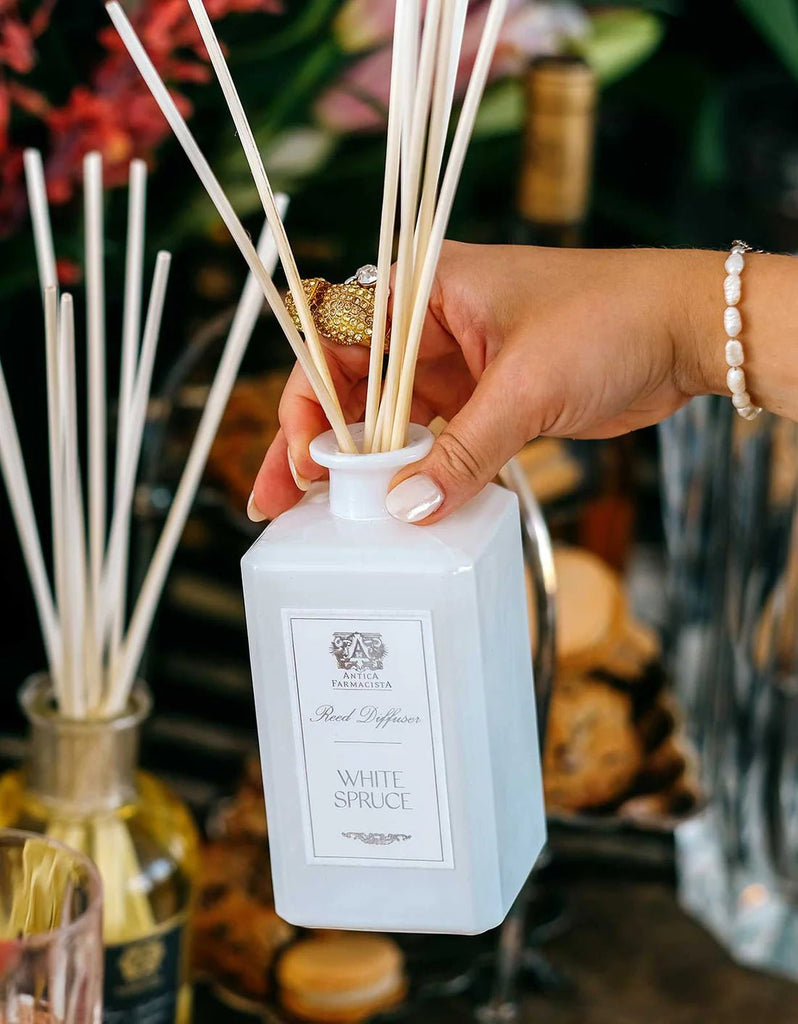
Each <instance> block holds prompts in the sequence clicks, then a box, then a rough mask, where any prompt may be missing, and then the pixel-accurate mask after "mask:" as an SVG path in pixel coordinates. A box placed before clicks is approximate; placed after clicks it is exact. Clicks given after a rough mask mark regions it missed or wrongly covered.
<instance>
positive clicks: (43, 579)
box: [0, 364, 62, 687]
mask: <svg viewBox="0 0 798 1024" xmlns="http://www.w3.org/2000/svg"><path fill="white" fill-rule="evenodd" d="M0 470H2V473H3V479H4V480H5V484H6V490H7V491H8V499H9V503H10V505H11V514H12V515H13V517H14V523H15V525H16V528H17V533H18V535H19V540H20V544H21V546H22V556H23V558H24V560H25V567H26V568H27V570H28V575H29V576H30V581H31V585H32V587H33V596H34V598H35V602H36V612H37V614H38V617H39V625H40V626H41V631H42V637H43V639H44V646H45V650H46V652H47V660H48V662H49V664H50V670H51V672H52V674H53V679H54V682H55V685H56V686H57V687H60V684H61V679H62V674H61V642H60V636H59V623H58V617H57V615H56V611H55V606H54V604H53V596H52V593H51V591H50V581H49V580H48V578H47V569H46V567H45V563H44V556H43V554H42V546H41V541H40V539H39V532H38V530H37V528H36V515H35V513H34V511H33V502H32V500H31V496H30V488H29V486H28V477H27V473H26V472H25V462H24V460H23V458H22V449H21V447H20V443H19V434H18V433H17V424H16V420H15V419H14V412H13V409H12V406H11V398H10V397H9V394H8V387H7V385H6V378H5V374H4V373H3V367H2V364H0Z"/></svg>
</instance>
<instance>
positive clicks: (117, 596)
mask: <svg viewBox="0 0 798 1024" xmlns="http://www.w3.org/2000/svg"><path fill="white" fill-rule="evenodd" d="M171 260H172V257H171V255H170V254H169V253H168V252H159V253H158V256H157V258H156V261H155V271H154V273H153V278H152V288H151V289H150V300H149V303H148V307H147V319H146V321H145V324H144V336H143V339H142V344H141V358H140V360H139V365H138V370H137V373H136V379H135V386H134V389H133V398H132V401H131V404H130V413H129V418H128V431H129V434H130V436H129V439H128V441H127V442H126V444H125V461H124V464H123V466H122V480H121V484H120V488H119V494H118V498H117V500H116V501H115V502H114V514H113V518H112V521H111V536H110V540H109V542H108V554H107V557H106V563H105V573H104V579H103V587H102V591H101V592H102V594H103V595H104V600H103V605H104V616H103V620H102V630H103V635H105V632H106V630H107V629H108V627H109V625H110V627H111V635H110V644H109V648H110V656H109V670H110V673H111V675H112V676H113V672H114V665H115V664H116V661H117V659H118V656H119V650H120V647H121V642H122V629H123V624H124V608H125V595H126V591H127V564H128V559H127V552H128V542H129V537H130V521H131V515H132V511H133V496H134V493H135V489H136V475H137V471H138V464H139V456H140V454H141V443H142V437H143V434H144V423H145V420H146V417H147V403H148V400H149V396H150V384H151V382H152V370H153V366H154V364H155V353H156V350H157V347H158V338H159V335H160V330H161V320H162V317H163V308H164V303H165V301H166V288H167V284H168V281H169V268H170V265H171Z"/></svg>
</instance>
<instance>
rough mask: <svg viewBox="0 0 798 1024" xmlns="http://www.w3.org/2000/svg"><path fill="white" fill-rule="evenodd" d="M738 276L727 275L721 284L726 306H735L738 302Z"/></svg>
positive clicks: (739, 289)
mask: <svg viewBox="0 0 798 1024" xmlns="http://www.w3.org/2000/svg"><path fill="white" fill-rule="evenodd" d="M740 291H741V288H740V275H739V274H729V276H728V277H727V278H726V279H725V280H724V282H723V294H724V296H725V298H726V305H727V306H736V305H737V303H738V302H739V301H740Z"/></svg>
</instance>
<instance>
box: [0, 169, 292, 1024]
mask: <svg viewBox="0 0 798 1024" xmlns="http://www.w3.org/2000/svg"><path fill="white" fill-rule="evenodd" d="M25 170H26V177H27V184H28V194H29V198H30V207H31V214H32V218H33V225H34V239H35V243H36V254H37V260H38V265H39V274H40V278H41V284H42V293H43V300H44V313H45V317H44V319H45V332H44V333H45V342H46V355H47V360H46V363H47V381H46V391H47V412H48V434H49V462H50V466H49V468H50V481H51V494H50V510H51V529H52V549H53V566H52V573H50V572H48V568H47V565H46V563H45V560H44V556H43V551H42V545H41V542H40V537H39V532H38V527H37V522H36V516H35V513H34V507H33V502H32V500H31V495H30V490H29V487H28V480H27V473H26V469H25V462H24V459H23V455H22V448H21V445H20V441H19V437H18V434H17V429H16V424H15V420H14V416H13V411H12V406H11V396H10V394H9V391H8V388H7V385H6V380H5V376H4V374H3V372H2V366H0V468H2V472H3V476H4V479H5V482H6V487H7V490H8V494H9V498H10V503H11V509H12V512H13V515H14V519H15V522H16V526H17V530H18V533H19V537H20V541H21V543H22V550H23V555H24V557H25V562H26V566H27V569H28V573H29V576H30V580H31V584H32V587H33V592H34V597H35V600H36V607H37V611H38V613H39V619H40V623H41V628H42V634H43V637H44V641H45V648H46V652H47V659H48V663H49V666H48V672H46V673H42V674H41V675H39V676H37V677H35V678H33V679H32V680H30V681H29V682H28V683H26V684H25V686H24V687H23V689H22V693H21V702H22V706H23V710H24V712H25V714H26V716H27V718H28V721H29V725H30V740H31V742H30V753H29V758H28V762H27V765H26V767H25V768H24V769H23V770H22V771H19V772H11V773H9V774H7V775H5V776H4V777H3V778H2V779H0V828H3V827H16V828H22V829H27V830H28V831H34V832H36V831H38V832H41V833H45V834H47V835H50V836H54V837H56V838H58V839H61V840H62V841H64V842H66V843H67V844H68V845H69V846H71V847H73V848H75V849H77V850H79V851H80V852H82V853H84V854H87V855H88V856H89V857H91V858H92V859H93V860H94V861H95V863H96V865H97V867H98V869H99V872H100V875H101V877H102V881H103V888H104V894H105V913H104V921H103V939H104V945H105V970H104V975H105V982H104V992H103V1015H104V1021H105V1022H106V1024H118V1022H122V1021H141V1022H144V1021H146V1022H147V1024H173V1022H175V1021H180V1022H181V1024H182V1022H187V1021H188V1020H189V1018H190V1008H191V986H190V981H189V973H188V967H189V956H188V953H189V948H188V946H189V942H188V940H189V928H188V925H189V914H190V909H191V905H192V894H193V889H194V876H195V871H196V866H197V865H196V861H197V838H198V837H197V832H196V828H195V826H194V823H193V822H192V820H191V817H190V815H189V812H188V810H187V809H186V808H185V807H184V806H183V804H182V803H181V802H180V801H179V800H178V799H176V797H174V796H173V795H172V794H171V793H170V792H169V791H168V790H167V788H166V787H165V786H164V785H163V784H162V783H161V782H159V781H158V780H157V779H155V778H154V777H153V776H151V775H148V774H147V773H144V772H140V771H139V770H138V739H139V731H140V728H141V725H142V723H143V722H144V720H145V719H146V717H147V715H148V713H149V709H150V698H149V695H148V693H147V690H146V687H145V686H144V685H143V684H142V683H140V682H137V681H136V673H137V671H138V666H139V662H140V661H141V657H142V652H143V649H144V645H145V643H146V639H147V635H148V633H149V630H150V626H151V624H152V620H153V616H154V614H155V610H156V607H157V603H158V598H159V595H160V593H161V590H162V588H163V584H164V581H165V578H166V574H167V572H168V569H169V565H170V563H171V560H172V556H173V555H174V551H175V548H176V546H177V543H178V541H179V539H180V535H181V533H182V530H183V526H184V525H185V521H186V518H187V516H188V513H189V510H190V508H191V503H192V501H193V497H194V494H195V492H196V488H197V485H198V483H199V481H200V477H201V474H202V471H203V468H204V465H205V460H206V458H207V454H208V450H209V448H210V446H211V443H212V440H213V436H214V434H215V432H216V429H217V427H218V424H219V420H220V419H221V416H222V413H223V411H224V407H225V405H226V403H227V399H228V397H229V394H230V390H231V388H232V386H233V382H234V380H235V377H236V374H237V372H238V367H239V365H240V362H241V358H242V356H243V354H244V351H245V349H246V346H247V343H248V341H249V338H250V336H251V334H252V331H253V328H254V326H255V323H256V321H257V319H258V317H259V315H260V312H261V309H262V305H263V298H262V294H261V291H260V288H259V287H258V284H257V282H256V281H255V279H254V278H253V277H252V276H250V278H249V280H248V281H247V284H246V286H245V288H244V292H243V294H242V297H241V301H240V303H239V306H238V309H237V311H236V315H235V317H234V320H233V323H232V326H231V328H230V333H229V335H228V338H227V342H226V345H225V348H224V352H223V354H222V357H221V361H220V363H219V368H218V370H217V374H216V377H215V379H214V382H213V384H212V386H211V390H210V392H209V395H208V399H207V402H206V405H205V408H204V410H203V414H202V417H201V420H200V424H199V426H198V429H197V433H196V436H195V438H194V441H193V443H192V447H191V451H190V453H189V457H188V459H187V462H186V464H185V467H184V470H183V475H182V477H181V479H180V483H179V485H178V488H177V491H176V493H175V496H174V500H173V502H172V506H171V508H170V510H169V513H168V515H167V519H166V522H165V524H164V528H163V531H162V533H161V536H160V538H159V540H158V544H157V546H156V549H155V552H154V554H153V557H152V561H151V563H150V565H149V567H148V569H147V572H146V575H145V578H144V582H143V584H142V587H141V590H140V592H139V594H138V595H137V597H136V600H135V602H134V604H133V607H132V610H131V614H130V615H129V616H128V614H127V612H126V597H127V592H128V589H129V588H128V570H127V564H128V557H127V556H128V548H129V534H130V522H131V514H132V502H133V496H134V491H135V482H136V474H137V467H138V463H139V454H140V451H141V440H142V431H143V428H144V423H145V419H146V411H147V404H148V400H149V394H150V381H151V378H152V371H153V366H154V361H155V354H156V348H157V342H158V334H159V327H160V321H161V313H162V311H163V306H164V301H165V297H166V283H167V275H168V270H169V254H168V253H159V254H158V258H157V260H156V265H155V273H154V276H153V283H152V288H151V291H150V296H149V301H148V305H147V310H146V315H145V316H144V317H143V318H142V316H141V314H142V305H143V304H142V280H143V264H144V219H145V189H146V170H145V167H144V164H143V163H142V162H141V161H134V162H133V164H132V165H131V168H130V191H129V218H128V238H127V260H126V270H125V299H124V312H123V324H122V332H121V352H122V358H121V379H120V385H119V416H118V430H117V434H116V451H115V473H114V477H113V485H112V486H111V487H110V488H109V487H108V481H107V479H106V471H107V463H108V459H107V452H106V437H107V433H108V423H107V410H106V358H105V357H106V324H105V295H104V292H105V282H104V269H103V264H104V261H103V245H104V238H103V217H102V209H103V193H102V161H101V158H100V155H99V154H98V153H90V154H88V155H87V157H86V159H85V163H84V182H85V186H84V187H85V207H86V292H87V295H86V300H87V301H86V313H87V316H86V322H87V354H86V367H87V377H88V388H87V398H88V401H87V406H88V408H87V417H86V418H87V431H86V434H87V439H88V443H87V446H86V448H87V452H86V460H85V463H86V465H87V473H86V486H85V487H84V481H83V474H82V473H81V464H82V463H83V458H82V455H83V452H82V446H81V445H80V442H79V430H78V403H77V398H76V390H77V388H76V384H77V381H76V345H75V323H74V309H73V302H72V296H71V295H67V294H63V295H61V296H60V297H59V295H58V284H57V277H56V269H55V254H54V250H53V239H52V234H51V230H50V218H49V211H48V207H47V198H46V192H45V182H44V172H43V167H42V163H41V158H40V156H39V154H38V153H37V152H35V151H33V150H29V151H28V152H27V153H26V154H25ZM277 203H278V205H279V207H280V208H281V209H283V210H284V209H285V202H284V200H283V199H278V200H277ZM259 251H260V253H261V255H262V257H263V259H264V260H265V262H266V264H267V265H269V266H273V264H274V261H275V260H276V252H275V250H274V245H273V243H272V241H271V237H270V236H269V235H268V233H264V235H263V237H262V239H261V244H260V250H259ZM142 319H143V324H142ZM107 490H108V491H109V492H110V494H111V496H112V500H111V503H110V507H108V508H106V491H107ZM84 509H85V511H84ZM51 577H52V579H51Z"/></svg>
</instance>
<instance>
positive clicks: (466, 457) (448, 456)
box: [437, 431, 482, 483]
mask: <svg viewBox="0 0 798 1024" xmlns="http://www.w3.org/2000/svg"><path fill="white" fill-rule="evenodd" d="M437 448H438V457H439V458H440V460H441V462H442V464H443V466H444V468H445V469H446V470H447V471H448V473H449V474H450V475H451V476H453V477H455V478H456V479H459V480H465V481H468V482H469V483H479V482H480V481H481V479H482V464H481V462H480V459H479V458H478V456H477V455H476V454H475V453H474V451H473V450H472V449H471V448H470V447H469V445H468V444H467V442H466V441H465V440H464V439H463V438H461V437H460V436H459V435H458V434H456V433H455V432H454V431H444V433H443V434H441V436H440V437H439V438H438V443H437Z"/></svg>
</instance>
